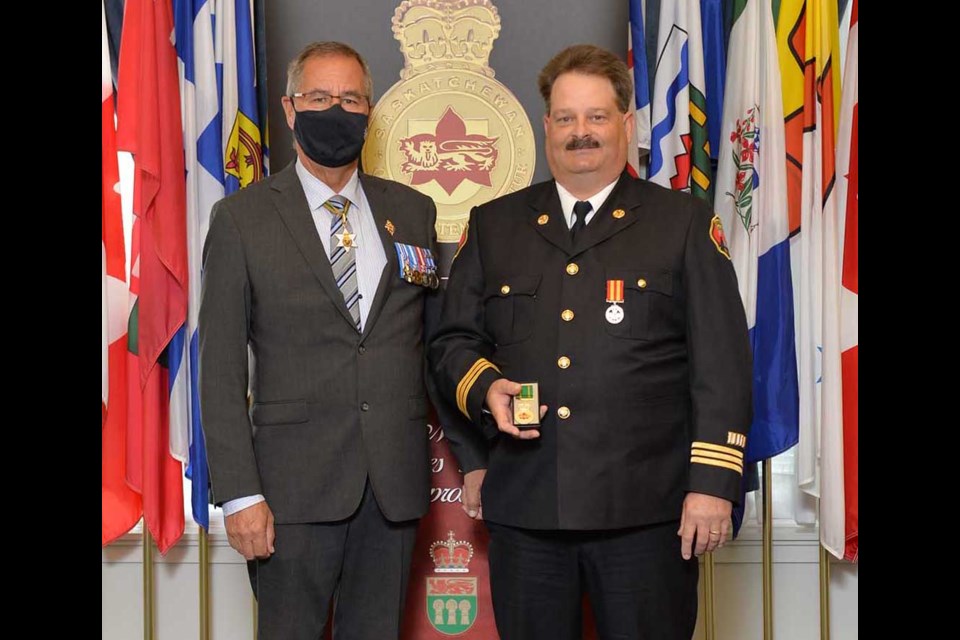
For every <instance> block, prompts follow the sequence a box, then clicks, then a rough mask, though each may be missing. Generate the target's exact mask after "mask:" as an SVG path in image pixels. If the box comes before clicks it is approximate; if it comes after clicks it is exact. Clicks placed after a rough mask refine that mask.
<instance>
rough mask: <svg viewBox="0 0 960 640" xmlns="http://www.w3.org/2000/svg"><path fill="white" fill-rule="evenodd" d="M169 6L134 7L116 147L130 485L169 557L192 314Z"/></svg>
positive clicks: (177, 522) (138, 0)
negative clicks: (174, 444) (127, 163)
mask: <svg viewBox="0 0 960 640" xmlns="http://www.w3.org/2000/svg"><path fill="white" fill-rule="evenodd" d="M172 40H173V14H172V11H171V6H170V0H128V1H127V3H126V7H125V11H124V23H123V40H122V42H121V46H120V70H119V83H118V91H119V92H118V96H117V97H118V105H119V107H118V123H119V127H118V130H117V142H118V145H119V147H120V148H121V149H123V150H125V151H129V152H130V153H132V154H133V158H134V183H133V213H134V216H135V220H134V228H133V241H132V246H131V257H130V259H131V265H132V267H131V274H130V291H131V295H132V296H135V297H136V299H135V302H134V303H133V307H132V310H131V313H130V320H129V330H128V336H129V340H128V349H129V352H130V356H129V359H128V372H129V374H130V375H128V390H129V395H128V398H129V405H128V414H129V422H128V441H127V482H128V483H129V484H130V486H131V487H133V488H134V489H135V490H137V491H138V492H139V493H140V494H141V496H142V499H143V515H144V521H145V524H146V526H147V528H148V529H149V531H150V533H151V534H152V535H153V537H154V539H155V540H156V543H157V547H158V548H159V549H160V552H161V553H166V552H167V550H169V548H170V547H171V546H173V545H174V544H176V542H177V540H179V539H180V536H181V535H183V526H184V522H183V477H182V474H183V467H182V465H181V463H180V462H179V461H178V460H176V459H175V458H174V457H173V456H171V455H170V421H169V418H170V415H169V414H170V391H171V389H170V385H169V380H170V375H169V370H168V361H170V360H175V359H176V357H177V353H175V352H174V353H169V352H168V346H169V345H170V342H171V340H172V339H173V337H174V334H175V333H176V332H177V331H178V330H180V329H181V327H182V326H183V324H184V322H185V321H186V315H187V287H188V283H187V278H188V275H187V251H186V205H185V192H184V164H183V138H182V133H181V121H180V91H179V88H178V86H177V58H176V52H175V51H174V47H173V42H172Z"/></svg>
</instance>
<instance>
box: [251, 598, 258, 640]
mask: <svg viewBox="0 0 960 640" xmlns="http://www.w3.org/2000/svg"><path fill="white" fill-rule="evenodd" d="M252 600H253V637H254V638H256V637H257V631H259V629H258V627H259V626H260V623H259V621H258V620H257V597H256V596H253V598H252Z"/></svg>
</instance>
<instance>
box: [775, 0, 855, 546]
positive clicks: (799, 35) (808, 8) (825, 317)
mask: <svg viewBox="0 0 960 640" xmlns="http://www.w3.org/2000/svg"><path fill="white" fill-rule="evenodd" d="M839 37H840V33H839V27H838V24H837V5H836V2H834V1H833V0H783V2H782V3H781V5H780V18H779V28H778V29H777V38H778V46H779V50H780V55H779V58H780V72H781V77H782V79H783V96H784V98H783V103H784V120H785V128H786V146H787V167H788V168H787V171H788V205H789V207H790V217H791V233H792V234H793V237H792V240H791V243H792V246H791V252H792V260H793V267H794V273H795V274H797V275H796V276H795V277H794V287H795V291H796V292H798V295H795V296H794V297H795V299H797V300H798V314H797V316H798V330H797V354H798V357H797V359H798V364H799V377H798V385H799V389H800V446H799V448H798V461H797V474H798V482H799V485H800V488H801V489H803V490H804V491H806V492H807V493H809V494H810V495H812V496H815V497H817V498H819V521H820V542H821V544H823V546H824V547H825V548H826V549H827V550H828V551H830V552H831V553H833V554H834V555H836V556H841V555H842V554H843V548H844V537H845V534H844V519H845V516H844V506H843V473H844V472H843V416H842V412H843V408H842V396H841V381H840V318H839V306H840V291H839V289H840V262H839V261H840V253H839V243H838V239H837V235H836V234H837V228H836V217H837V210H836V207H837V201H836V172H835V161H836V157H837V156H836V135H837V130H836V127H837V116H838V109H839V101H838V98H839V95H840V78H839V74H838V71H839V70H838V69H837V68H836V65H837V60H839V55H838V52H839Z"/></svg>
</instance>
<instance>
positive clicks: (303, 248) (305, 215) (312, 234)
mask: <svg viewBox="0 0 960 640" xmlns="http://www.w3.org/2000/svg"><path fill="white" fill-rule="evenodd" d="M272 187H273V190H274V193H273V201H274V205H275V206H276V208H277V212H278V213H279V214H280V218H281V219H282V220H283V223H284V225H286V227H287V231H289V232H290V235H291V236H292V237H293V241H294V242H295V243H296V244H297V247H298V248H299V250H300V253H301V254H302V255H303V258H304V260H306V261H307V264H308V265H309V266H310V270H311V271H312V272H313V275H314V276H316V278H317V280H319V281H320V284H321V285H322V286H323V289H324V291H326V292H327V296H328V297H329V298H330V301H331V302H332V303H333V306H335V307H336V308H337V310H338V311H339V312H340V315H342V316H343V319H344V320H346V321H347V322H348V323H349V324H350V325H351V326H354V323H353V317H352V316H351V315H350V311H348V310H347V305H346V303H345V302H344V301H343V293H341V292H340V289H339V288H337V283H336V281H335V280H334V279H333V270H332V269H331V268H330V258H328V257H327V252H326V250H325V249H324V248H323V242H322V241H321V240H320V236H319V235H318V234H317V227H316V225H315V224H314V222H313V216H312V215H311V214H310V205H309V204H307V197H306V196H305V195H304V194H303V187H302V186H301V184H300V179H299V178H298V177H297V172H296V169H295V167H294V164H292V163H291V164H290V166H288V167H287V168H286V169H284V170H283V171H281V172H280V173H279V174H277V179H276V180H275V181H274V182H273V185H272Z"/></svg>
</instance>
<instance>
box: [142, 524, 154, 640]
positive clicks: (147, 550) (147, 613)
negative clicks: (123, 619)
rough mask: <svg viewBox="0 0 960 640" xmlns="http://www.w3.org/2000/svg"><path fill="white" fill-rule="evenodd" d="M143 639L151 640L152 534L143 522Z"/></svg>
mask: <svg viewBox="0 0 960 640" xmlns="http://www.w3.org/2000/svg"><path fill="white" fill-rule="evenodd" d="M141 539H142V540H143V640H153V536H151V535H150V530H149V529H147V523H146V522H144V523H143V536H141Z"/></svg>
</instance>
